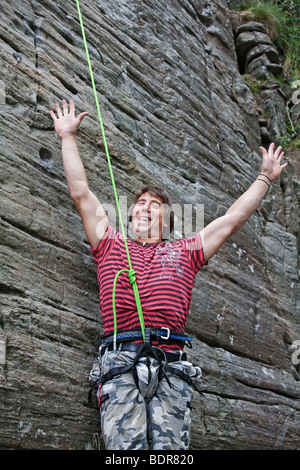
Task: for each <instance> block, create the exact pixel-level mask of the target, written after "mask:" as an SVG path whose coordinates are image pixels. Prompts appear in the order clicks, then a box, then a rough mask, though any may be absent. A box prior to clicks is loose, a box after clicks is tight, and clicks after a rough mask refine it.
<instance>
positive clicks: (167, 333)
mask: <svg viewBox="0 0 300 470" xmlns="http://www.w3.org/2000/svg"><path fill="white" fill-rule="evenodd" d="M161 330H166V336H163V335H162V334H160V337H161V338H162V339H169V337H170V328H167V327H166V326H162V327H161Z"/></svg>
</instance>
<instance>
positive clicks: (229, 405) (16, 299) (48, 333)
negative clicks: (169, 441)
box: [0, 0, 300, 449]
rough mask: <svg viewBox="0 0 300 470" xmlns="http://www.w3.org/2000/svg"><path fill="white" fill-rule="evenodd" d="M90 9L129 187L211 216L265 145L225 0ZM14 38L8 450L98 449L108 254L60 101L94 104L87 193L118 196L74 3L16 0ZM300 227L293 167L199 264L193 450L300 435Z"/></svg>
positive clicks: (6, 240)
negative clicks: (67, 157) (61, 118)
mask: <svg viewBox="0 0 300 470" xmlns="http://www.w3.org/2000/svg"><path fill="white" fill-rule="evenodd" d="M81 9H82V14H83V19H84V23H85V28H86V35H87V40H88V43H89V50H90V54H91V61H92V66H93V70H94V74H95V81H96V87H97V90H98V95H99V101H100V106H101V110H102V114H103V121H104V125H105V131H106V137H107V141H108V146H109V151H110V155H111V158H112V163H113V170H114V175H115V178H116V182H117V188H118V192H119V196H122V197H128V201H130V197H131V196H132V195H133V194H134V192H135V191H136V190H137V189H139V188H140V186H141V185H143V184H145V183H149V182H150V183H155V184H158V185H161V186H163V187H165V188H167V189H168V190H169V191H170V192H171V194H172V195H173V197H174V200H175V202H176V203H178V204H181V205H182V206H183V204H193V205H194V208H195V207H196V205H197V204H199V205H200V204H203V205H204V213H205V224H207V223H208V222H210V221H211V220H213V219H214V218H215V217H217V216H220V215H222V214H224V212H225V210H226V209H227V208H228V207H229V206H230V204H231V203H232V202H233V201H234V200H235V199H236V198H237V197H238V196H239V195H240V194H241V192H242V191H244V190H245V189H247V187H248V186H249V185H250V184H251V183H252V181H253V180H254V179H255V178H256V176H257V174H258V172H259V169H260V154H259V146H260V144H261V142H260V128H259V122H258V111H257V104H256V101H255V99H254V97H253V95H252V93H251V91H250V88H249V86H248V85H247V84H246V83H245V82H244V81H243V79H242V76H241V75H240V73H239V68H238V62H237V58H236V53H235V43H234V36H233V33H232V29H231V24H230V15H229V10H228V6H227V2H225V1H222V0H211V1H207V2H206V1H205V2H204V1H201V0H189V1H188V0H176V1H174V2H169V1H165V0H159V1H158V0H151V1H143V2H131V1H128V0H116V1H109V2H108V1H103V0H93V1H87V0H82V1H81ZM0 38H1V49H0V57H1V87H0V95H1V96H0V101H1V104H0V112H1V197H2V204H1V206H2V208H1V239H2V244H1V245H2V246H1V265H2V269H1V316H0V371H1V375H0V416H1V418H0V448H3V449H93V448H99V446H100V438H99V432H100V431H99V417H98V414H99V413H98V410H97V408H96V407H95V406H93V405H90V404H89V403H88V399H87V394H88V391H89V384H88V380H87V379H88V374H89V371H90V368H91V365H92V362H93V359H94V357H95V355H96V353H97V348H98V345H99V342H100V338H101V332H102V327H101V320H100V315H99V310H98V288H97V283H96V277H95V265H94V262H93V260H92V258H91V255H90V251H89V247H88V244H87V241H86V239H85V237H84V233H83V229H82V225H81V221H80V218H79V216H78V215H77V213H76V211H75V208H74V206H73V204H72V201H71V200H70V197H69V195H68V190H67V185H66V181H65V178H64V174H63V168H62V163H61V156H60V141H59V139H58V138H57V136H56V134H55V132H54V129H53V124H52V121H51V119H50V117H49V108H53V106H54V104H55V103H56V102H58V101H60V100H61V99H62V98H66V99H68V100H69V99H73V100H74V101H75V103H76V106H77V109H78V111H83V110H88V111H89V116H88V117H87V118H86V119H85V120H84V122H83V125H82V127H81V131H80V134H79V136H78V144H79V149H80V153H81V156H82V160H83V162H84V165H85V168H86V171H87V175H88V179H89V182H90V186H91V189H92V190H93V191H94V192H95V193H96V194H97V195H98V197H99V198H100V199H101V201H102V202H103V203H106V204H113V203H114V201H113V194H112V189H111V183H110V179H109V174H108V170H107V164H106V160H105V155H104V149H103V144H102V139H101V136H100V129H99V124H98V120H97V115H96V111H95V104H94V97H93V93H92V89H91V85H90V79H89V72H88V68H87V64H86V58H85V53H84V49H83V43H82V38H81V33H80V27H79V22H78V16H77V10H76V3H75V1H72V0H65V1H64V2H62V1H60V0H59V1H54V0H40V1H36V0H24V1H22V2H19V1H18V0H9V1H8V0H3V1H2V2H1V25H0ZM297 158H299V155H297V154H296V155H295V156H294V160H296V161H297ZM130 203H131V201H130V202H129V204H130ZM112 216H113V214H112ZM298 227H299V166H297V164H293V163H292V164H290V166H289V168H288V169H287V171H286V172H285V175H284V176H283V177H282V179H281V180H280V181H276V182H275V183H274V184H273V185H272V188H271V190H270V192H269V193H268V195H267V197H266V199H265V200H264V202H263V204H262V206H261V208H260V209H259V210H257V212H256V213H255V215H253V217H252V218H251V220H250V221H249V222H248V223H247V224H246V225H245V226H244V228H243V229H242V230H241V231H240V232H238V233H237V234H235V235H234V236H233V237H232V239H231V240H230V241H229V242H228V243H226V245H224V247H223V248H222V249H221V250H220V252H219V253H218V254H217V255H216V256H215V257H214V258H213V259H212V260H211V262H210V263H209V266H208V267H206V268H204V269H203V270H202V271H201V273H200V274H199V276H198V278H197V282H196V286H195V291H194V296H193V304H192V309H191V312H190V316H189V320H188V328H187V330H188V331H189V332H190V333H192V334H194V335H195V341H194V348H193V349H192V350H191V351H188V352H189V355H190V357H191V359H192V360H194V361H195V362H197V363H198V364H199V365H200V366H202V369H203V382H202V388H203V391H204V396H203V397H201V398H199V397H198V396H197V395H196V396H195V400H194V407H195V409H194V420H193V427H192V430H193V432H192V445H191V447H192V448H193V449H295V448H299V437H300V436H299V434H300V431H299V429H300V426H299V421H300V404H299V396H300V387H299V378H300V376H299V368H298V367H299V366H298V362H299V360H298V359H299V355H297V344H299V343H297V341H299V340H300V328H299V314H300V311H299V277H298V247H297V240H298V241H299V234H298ZM177 230H178V232H180V233H182V234H183V235H184V231H183V228H182V227H177ZM298 347H299V346H298Z"/></svg>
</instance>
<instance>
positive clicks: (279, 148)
mask: <svg viewBox="0 0 300 470" xmlns="http://www.w3.org/2000/svg"><path fill="white" fill-rule="evenodd" d="M281 151H282V147H281V146H279V147H278V148H277V149H276V151H275V153H274V156H275V158H279V157H280V155H281V154H283V155H284V152H281ZM283 155H282V156H281V158H282V157H283Z"/></svg>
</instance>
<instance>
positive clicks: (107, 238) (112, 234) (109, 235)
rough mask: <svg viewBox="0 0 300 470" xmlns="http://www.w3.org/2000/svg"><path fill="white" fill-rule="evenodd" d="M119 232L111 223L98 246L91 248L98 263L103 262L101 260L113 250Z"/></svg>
mask: <svg viewBox="0 0 300 470" xmlns="http://www.w3.org/2000/svg"><path fill="white" fill-rule="evenodd" d="M117 234H118V232H117V231H116V230H115V229H114V228H113V227H112V226H111V225H109V226H108V227H107V229H106V231H105V233H104V235H103V237H102V238H101V240H100V242H99V245H98V246H97V248H91V252H92V255H93V257H94V259H95V260H96V261H97V263H99V262H101V260H102V259H103V258H104V257H105V256H106V255H107V254H108V253H109V252H110V251H111V249H112V248H113V246H114V244H115V240H116V238H117Z"/></svg>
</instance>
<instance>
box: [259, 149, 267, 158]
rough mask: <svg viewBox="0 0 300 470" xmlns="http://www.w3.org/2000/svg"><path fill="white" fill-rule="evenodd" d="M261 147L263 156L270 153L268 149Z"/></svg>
mask: <svg viewBox="0 0 300 470" xmlns="http://www.w3.org/2000/svg"><path fill="white" fill-rule="evenodd" d="M259 148H260V151H261V153H262V156H263V157H264V156H265V155H267V154H268V152H267V151H266V149H265V148H264V147H259Z"/></svg>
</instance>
